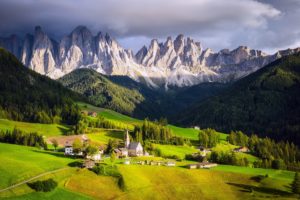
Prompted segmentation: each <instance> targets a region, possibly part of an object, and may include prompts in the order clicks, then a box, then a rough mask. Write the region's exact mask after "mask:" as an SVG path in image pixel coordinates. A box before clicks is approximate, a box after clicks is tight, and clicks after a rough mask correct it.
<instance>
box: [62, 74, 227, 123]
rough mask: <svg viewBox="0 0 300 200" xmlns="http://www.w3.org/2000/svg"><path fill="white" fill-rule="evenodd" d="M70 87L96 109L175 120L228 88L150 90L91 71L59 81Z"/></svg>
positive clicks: (211, 85) (210, 85) (206, 85)
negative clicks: (187, 108)
mask: <svg viewBox="0 0 300 200" xmlns="http://www.w3.org/2000/svg"><path fill="white" fill-rule="evenodd" d="M59 82H61V83H62V84H63V85H64V86H66V87H67V88H69V89H71V90H73V91H75V92H78V93H80V94H83V95H84V96H86V97H87V98H88V99H89V100H90V101H91V103H93V104H94V105H96V106H100V107H104V108H108V109H112V110H114V111H116V112H120V113H123V114H127V115H130V116H134V117H137V118H140V119H143V118H146V117H149V118H151V119H159V118H160V117H167V118H169V119H172V117H173V116H174V115H176V114H177V113H178V112H181V111H182V110H184V109H185V108H186V107H187V106H189V105H191V104H192V103H194V102H195V101H196V100H200V99H205V98H208V97H210V96H213V95H216V94H218V93H219V92H220V91H222V90H224V89H225V88H226V87H227V85H226V84H221V83H203V84H199V85H195V86H192V87H185V88H176V87H173V88H171V89H169V90H168V91H165V90H159V89H156V90H154V89H150V88H148V87H146V86H145V85H144V84H141V83H138V82H136V81H134V80H132V79H130V78H129V77H126V76H105V75H102V74H100V73H98V72H96V71H94V70H92V69H78V70H75V71H73V72H71V73H70V74H67V75H65V76H64V77H62V78H61V79H59Z"/></svg>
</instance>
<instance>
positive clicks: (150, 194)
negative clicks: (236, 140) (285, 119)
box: [0, 134, 294, 200]
mask: <svg viewBox="0 0 300 200" xmlns="http://www.w3.org/2000/svg"><path fill="white" fill-rule="evenodd" d="M95 135H97V134H95ZM159 146H160V147H161V146H163V148H164V147H165V148H166V150H167V149H170V148H173V147H174V146H171V147H168V146H167V145H166V146H165V145H159ZM181 148H183V149H180V148H178V149H170V151H171V152H178V153H181V151H183V152H186V151H188V150H187V149H184V148H190V147H188V146H186V147H181ZM190 150H191V151H192V149H190ZM0 158H1V160H2V161H3V163H5V165H3V164H1V165H0V177H1V181H0V188H5V187H7V186H9V185H11V184H13V183H16V182H20V181H22V180H24V179H28V178H29V177H32V176H35V175H37V174H40V173H43V172H45V171H49V170H53V169H58V168H65V167H67V166H68V164H69V163H71V162H74V161H75V160H73V159H69V158H65V157H64V156H61V154H56V153H54V154H53V153H52V152H45V151H42V150H38V149H37V148H33V147H24V146H18V145H12V144H2V143H0ZM148 158H149V159H154V160H156V159H158V158H156V157H155V158H150V157H148ZM107 159H108V160H110V159H109V158H107ZM140 159H142V160H143V159H145V158H140ZM159 159H161V158H159ZM117 163H120V162H117ZM117 166H118V169H119V171H120V173H121V174H122V175H123V178H124V181H125V191H122V190H121V189H120V188H119V187H118V184H117V179H116V178H113V177H109V176H97V175H96V174H94V173H93V172H91V171H89V170H86V169H78V168H71V167H67V168H66V170H64V171H60V172H57V173H54V174H49V175H46V176H45V177H42V178H40V179H46V178H50V177H51V178H53V179H54V180H56V181H57V182H58V183H59V185H58V187H57V188H56V189H55V190H54V191H52V192H49V193H41V192H34V191H32V190H31V189H30V188H28V186H27V185H26V184H25V185H22V186H20V187H18V188H15V189H13V190H12V191H9V192H7V193H0V198H1V197H2V198H3V197H5V196H10V197H8V198H3V199H10V200H11V199H16V200H18V199H20V200H21V199H30V200H31V199H33V200H37V199H51V200H52V199H53V200H54V199H55V200H56V199H58V200H60V199H171V198H175V199H204V200H206V199H225V200H226V199H274V198H276V199H293V198H294V196H292V195H291V194H290V186H289V185H290V183H291V182H292V180H293V177H294V173H293V172H289V171H282V170H272V169H254V168H246V167H236V166H225V165H220V166H218V167H216V168H213V169H211V170H205V169H195V170H189V169H186V168H184V167H181V166H182V165H179V164H178V165H177V166H176V167H165V166H141V165H123V164H118V165H117ZM265 174H268V178H266V179H264V180H263V181H261V182H260V183H258V182H256V181H255V180H252V179H251V177H253V176H256V175H265ZM224 194H226V195H224Z"/></svg>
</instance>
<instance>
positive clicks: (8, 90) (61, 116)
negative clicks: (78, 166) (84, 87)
mask: <svg viewBox="0 0 300 200" xmlns="http://www.w3.org/2000/svg"><path fill="white" fill-rule="evenodd" d="M78 100H84V99H83V98H82V97H81V96H79V95H77V94H75V93H74V92H72V91H70V90H68V89H66V88H64V87H63V86H62V85H61V84H60V83H58V82H56V81H54V80H51V79H50V78H48V77H46V76H42V75H40V74H38V73H36V72H34V71H32V70H30V69H28V68H27V67H25V66H23V65H22V64H21V63H20V62H19V61H18V59H17V58H16V57H15V56H14V55H12V54H11V53H9V52H7V51H6V50H4V49H2V48H0V118H8V119H13V120H17V121H30V122H41V123H53V122H56V123H58V122H64V123H70V124H73V123H75V122H76V120H77V118H78V112H79V111H78V109H76V106H75V104H74V103H73V102H74V101H78Z"/></svg>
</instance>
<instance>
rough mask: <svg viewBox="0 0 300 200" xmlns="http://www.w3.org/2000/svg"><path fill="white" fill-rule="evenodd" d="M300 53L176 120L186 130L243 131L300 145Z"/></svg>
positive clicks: (186, 112)
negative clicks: (194, 127)
mask: <svg viewBox="0 0 300 200" xmlns="http://www.w3.org/2000/svg"><path fill="white" fill-rule="evenodd" d="M299 94H300V53H297V54H294V55H289V56H285V57H283V58H280V59H278V60H276V61H274V62H272V63H270V64H269V65H267V66H265V67H263V68H262V69H260V70H258V71H256V72H254V73H252V74H250V75H248V76H247V77H245V78H243V79H240V80H238V81H236V82H235V83H233V84H232V85H231V86H230V87H228V88H226V89H225V90H223V91H221V92H220V93H219V94H217V95H214V96H210V97H209V98H207V99H205V100H201V101H198V102H196V103H194V104H193V105H192V106H190V107H189V108H188V109H186V110H185V111H183V112H181V113H178V115H177V116H176V117H175V118H176V120H177V123H178V124H182V125H183V124H184V125H185V126H196V125H197V126H200V127H201V128H207V127H210V128H211V127H213V128H216V129H217V130H220V131H224V132H230V131H231V130H242V131H245V132H246V133H248V134H252V133H255V134H258V135H261V136H268V137H272V138H276V139H280V140H289V141H293V142H294V143H296V144H300V135H299V131H300V96H299Z"/></svg>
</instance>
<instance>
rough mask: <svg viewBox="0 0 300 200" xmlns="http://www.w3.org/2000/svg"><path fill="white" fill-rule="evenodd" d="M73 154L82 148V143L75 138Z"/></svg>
mask: <svg viewBox="0 0 300 200" xmlns="http://www.w3.org/2000/svg"><path fill="white" fill-rule="evenodd" d="M72 146H73V152H74V153H80V152H81V151H82V148H83V144H82V141H81V140H80V139H79V138H76V139H75V140H74V142H73V145H72Z"/></svg>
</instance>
